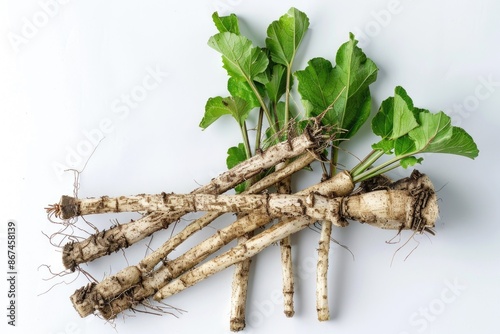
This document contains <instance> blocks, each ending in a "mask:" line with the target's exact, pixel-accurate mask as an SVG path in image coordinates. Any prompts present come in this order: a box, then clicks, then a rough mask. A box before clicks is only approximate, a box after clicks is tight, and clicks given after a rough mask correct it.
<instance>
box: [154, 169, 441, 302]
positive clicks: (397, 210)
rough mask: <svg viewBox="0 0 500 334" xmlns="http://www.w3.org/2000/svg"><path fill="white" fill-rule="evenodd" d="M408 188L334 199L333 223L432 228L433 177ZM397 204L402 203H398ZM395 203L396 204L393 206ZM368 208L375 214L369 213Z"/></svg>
mask: <svg viewBox="0 0 500 334" xmlns="http://www.w3.org/2000/svg"><path fill="white" fill-rule="evenodd" d="M408 189H409V190H390V189H389V190H379V191H374V192H372V193H366V194H359V195H354V196H351V197H347V198H342V199H340V200H338V201H337V200H335V201H332V205H331V208H332V209H333V210H334V212H336V213H337V220H332V223H333V224H334V225H344V224H343V223H342V222H341V220H343V219H344V218H346V217H350V218H352V217H358V218H359V219H360V222H364V223H369V224H372V225H375V226H379V227H382V228H392V229H398V230H401V229H413V230H416V231H417V232H422V231H423V230H424V229H425V228H432V227H433V226H434V224H435V221H436V219H437V217H438V206H437V198H436V195H435V193H434V188H433V186H432V184H431V183H430V180H429V179H428V178H427V177H425V176H421V177H420V178H419V179H418V180H416V182H415V186H414V187H413V186H410V187H408ZM351 199H352V201H351ZM334 203H335V204H334ZM398 203H399V204H401V206H398ZM360 204H361V205H362V206H361V207H360ZM393 204H394V205H395V206H392V205H393ZM367 207H368V208H367ZM367 211H370V212H374V213H375V214H370V215H367V214H366V212H367ZM362 219H366V220H362ZM312 222H314V220H311V219H308V218H306V217H302V219H300V218H298V219H295V220H292V221H291V222H286V223H285V222H281V223H279V224H276V225H274V226H273V227H271V228H269V229H268V230H266V231H264V232H262V233H260V234H258V235H257V236H255V237H253V238H251V239H250V240H248V241H247V242H246V243H244V244H241V245H238V246H236V247H234V248H233V249H231V250H229V251H227V252H226V253H224V254H222V255H220V256H218V257H216V258H214V259H213V260H210V261H208V262H205V263H204V264H202V265H200V266H199V267H197V268H194V269H192V270H190V271H188V272H187V273H185V274H183V275H182V276H180V277H179V278H177V279H175V280H174V281H172V282H170V283H169V284H167V285H166V286H165V287H163V288H162V289H161V290H159V291H158V292H157V293H156V294H155V296H154V298H155V300H161V299H164V298H166V297H168V296H171V295H173V294H176V293H178V292H180V291H182V290H184V289H186V288H188V287H190V286H192V285H194V284H196V283H198V282H200V281H201V280H203V279H205V278H207V277H209V276H211V275H213V274H215V273H217V272H219V271H221V270H223V269H225V268H227V267H229V266H230V265H232V264H234V263H236V262H238V261H242V260H244V259H246V258H248V257H251V256H254V255H255V254H257V253H258V252H260V251H261V250H263V249H264V248H266V247H267V246H269V245H270V244H271V243H273V242H275V241H277V240H279V239H281V238H283V237H285V236H287V235H290V234H293V233H295V232H298V231H300V230H301V229H303V228H304V227H306V226H307V225H309V224H311V223H312Z"/></svg>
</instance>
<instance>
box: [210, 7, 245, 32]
mask: <svg viewBox="0 0 500 334" xmlns="http://www.w3.org/2000/svg"><path fill="white" fill-rule="evenodd" d="M212 19H213V21H214V23H215V26H216V27H217V30H219V32H232V33H233V34H236V35H239V34H240V27H239V24H238V17H237V16H236V15H235V14H231V15H229V16H219V14H218V13H217V12H215V13H213V14H212Z"/></svg>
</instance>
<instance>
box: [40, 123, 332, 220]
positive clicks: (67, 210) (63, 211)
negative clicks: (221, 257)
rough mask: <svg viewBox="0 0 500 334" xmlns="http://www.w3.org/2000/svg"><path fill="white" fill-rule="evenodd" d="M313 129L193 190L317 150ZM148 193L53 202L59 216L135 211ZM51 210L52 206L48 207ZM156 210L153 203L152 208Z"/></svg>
mask: <svg viewBox="0 0 500 334" xmlns="http://www.w3.org/2000/svg"><path fill="white" fill-rule="evenodd" d="M317 135H318V134H317V133H313V131H312V130H308V129H306V131H305V132H304V133H303V134H302V135H300V136H298V137H296V138H294V139H291V140H289V141H285V142H282V143H278V144H276V145H274V146H271V147H270V148H269V149H267V150H266V151H263V152H261V153H260V154H257V155H255V156H253V157H252V158H250V159H247V160H245V161H243V162H242V163H240V164H238V165H236V166H235V167H233V168H231V169H230V170H228V171H227V172H224V173H222V174H221V175H219V176H218V177H217V178H214V179H213V180H212V181H210V182H209V183H208V184H207V185H205V186H202V187H200V188H198V189H196V190H194V191H193V192H192V193H193V194H221V193H224V192H226V191H227V190H229V189H232V188H234V187H235V186H236V185H238V184H240V183H242V182H244V181H246V180H248V179H250V178H251V177H253V176H255V175H257V174H259V173H261V172H262V171H264V170H266V169H268V168H270V167H273V166H275V165H276V164H278V163H279V162H280V161H285V160H287V159H291V158H294V157H297V156H299V155H301V154H303V153H304V152H305V151H307V150H315V149H317V148H318V143H321V142H322V141H320V140H319V139H318V138H317V137H316V136H317ZM147 200H148V197H147V195H138V196H126V197H125V196H121V197H116V198H113V199H111V198H109V197H107V196H103V197H100V198H88V199H84V200H78V199H74V198H72V197H69V196H62V198H61V201H60V202H59V204H56V205H53V206H52V208H53V211H54V214H55V216H56V217H58V218H61V219H70V218H73V217H76V216H83V215H90V214H100V213H111V212H135V211H141V210H138V208H140V207H141V206H143V205H144V203H142V202H143V201H147ZM49 210H50V209H49ZM150 211H151V212H152V211H156V210H155V208H154V207H152V208H151V210H150Z"/></svg>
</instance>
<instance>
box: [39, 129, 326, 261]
mask: <svg viewBox="0 0 500 334" xmlns="http://www.w3.org/2000/svg"><path fill="white" fill-rule="evenodd" d="M308 133H310V132H308ZM298 138H301V139H300V140H293V141H291V142H283V143H280V144H278V145H276V146H273V147H272V148H270V149H269V150H267V151H264V153H262V154H260V155H256V156H255V157H254V158H252V159H253V160H254V162H255V160H258V159H261V160H263V161H264V162H262V161H260V162H259V161H257V162H258V165H259V167H258V168H257V169H255V168H254V169H251V170H253V171H254V172H255V173H257V172H259V171H260V170H261V169H262V168H264V167H267V168H269V167H272V166H274V165H275V164H276V163H278V162H279V161H281V160H282V159H287V158H290V157H294V156H296V155H300V154H302V153H304V151H306V150H308V149H309V147H310V146H311V145H312V142H311V141H310V140H309V139H308V138H310V135H308V134H305V135H303V136H301V137H298ZM296 139H297V138H296ZM315 158H316V156H315V154H314V151H307V152H306V153H305V154H302V155H301V156H300V157H299V158H297V159H296V160H295V161H294V162H293V163H291V164H290V165H288V166H287V167H286V168H284V169H282V170H280V171H278V172H275V173H273V174H271V175H269V176H268V177H266V178H265V179H263V180H261V181H260V182H258V185H257V184H256V185H255V186H254V187H251V191H252V192H259V191H262V190H264V189H266V188H267V187H270V186H271V185H273V184H274V183H276V182H278V181H279V180H281V179H283V178H285V177H287V176H288V175H291V174H293V173H294V172H296V171H297V170H300V169H302V168H304V167H305V166H307V165H309V164H310V163H311V162H313V161H314V160H315ZM240 165H241V164H240ZM240 165H237V166H235V167H234V168H232V169H231V170H229V171H228V172H225V173H223V174H221V175H220V176H219V177H218V178H216V179H214V180H212V181H211V182H210V184H209V185H208V186H204V187H200V188H198V189H196V190H194V191H193V193H209V191H212V190H213V189H216V190H218V191H220V192H224V191H227V190H228V189H230V188H232V187H234V186H236V185H237V184H239V183H241V182H242V181H244V179H242V178H241V177H238V176H237V175H238V174H235V173H236V172H237V171H238V170H240V171H241V169H242V167H241V166H240ZM237 167H238V168H239V169H238V170H236V168H237ZM264 169H265V168H264ZM243 170H245V173H246V174H245V177H249V176H250V175H251V173H250V172H249V170H250V169H249V168H243ZM230 176H231V181H230V180H229V179H230ZM220 180H223V181H220ZM249 193H251V192H249ZM103 200H104V202H107V203H102V202H103ZM80 202H81V200H77V199H74V198H72V197H69V196H63V197H62V198H61V201H60V203H59V204H56V205H53V206H51V207H50V208H49V209H48V210H51V211H55V212H54V214H55V216H56V217H60V218H62V219H69V218H72V217H74V216H77V215H82V214H83V213H82V210H81V205H80ZM129 205H130V203H129ZM99 207H102V208H104V209H102V210H105V211H106V210H107V211H106V212H108V211H109V210H111V212H114V211H113V210H117V204H116V202H115V203H113V201H112V200H109V197H101V198H99V199H90V200H89V205H86V206H85V211H90V213H89V214H95V213H98V212H99V211H102V210H101V209H99ZM91 208H93V209H95V210H97V212H92V211H91V210H93V209H91ZM121 210H124V209H123V208H122V209H121ZM132 211H138V210H132ZM184 214H185V212H177V213H172V214H165V213H157V212H153V213H151V214H150V215H147V216H146V217H144V218H141V219H138V220H135V221H133V222H130V223H127V224H123V225H118V226H116V227H112V228H110V229H109V230H106V231H102V232H100V233H98V234H94V235H92V236H90V237H89V238H87V239H86V240H83V241H80V242H71V243H68V244H67V245H66V246H65V247H64V251H63V264H64V265H65V267H66V268H67V269H70V270H72V271H73V270H75V268H76V267H77V266H78V265H79V264H81V263H86V262H90V261H93V260H95V259H97V258H99V257H102V256H104V255H107V254H110V253H112V252H115V251H118V250H119V249H122V248H126V247H128V246H130V245H132V244H133V243H135V242H138V241H140V240H142V239H144V238H146V237H148V236H150V235H151V234H153V233H154V232H156V231H159V230H161V229H163V228H166V227H167V226H168V225H169V224H170V223H172V222H174V221H177V220H179V219H180V218H181V217H182V216H183V215H184ZM214 219H215V218H214ZM205 221H206V220H205ZM208 223H210V222H208ZM156 254H157V255H160V256H159V257H158V259H157V262H156V263H155V264H153V267H154V266H155V265H156V264H157V263H158V262H159V261H160V259H161V258H163V257H165V256H166V255H161V254H159V253H156Z"/></svg>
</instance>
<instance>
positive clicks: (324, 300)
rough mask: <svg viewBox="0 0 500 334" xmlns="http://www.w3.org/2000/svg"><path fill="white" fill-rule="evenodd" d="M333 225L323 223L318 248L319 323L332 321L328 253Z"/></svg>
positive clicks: (317, 297)
mask: <svg viewBox="0 0 500 334" xmlns="http://www.w3.org/2000/svg"><path fill="white" fill-rule="evenodd" d="M331 234H332V223H331V222H329V221H323V222H322V226H321V234H320V239H319V247H318V265H317V270H316V310H317V313H318V320H319V321H326V320H329V319H330V310H329V307H328V279H327V277H328V275H327V274H328V253H329V252H330V237H331Z"/></svg>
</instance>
